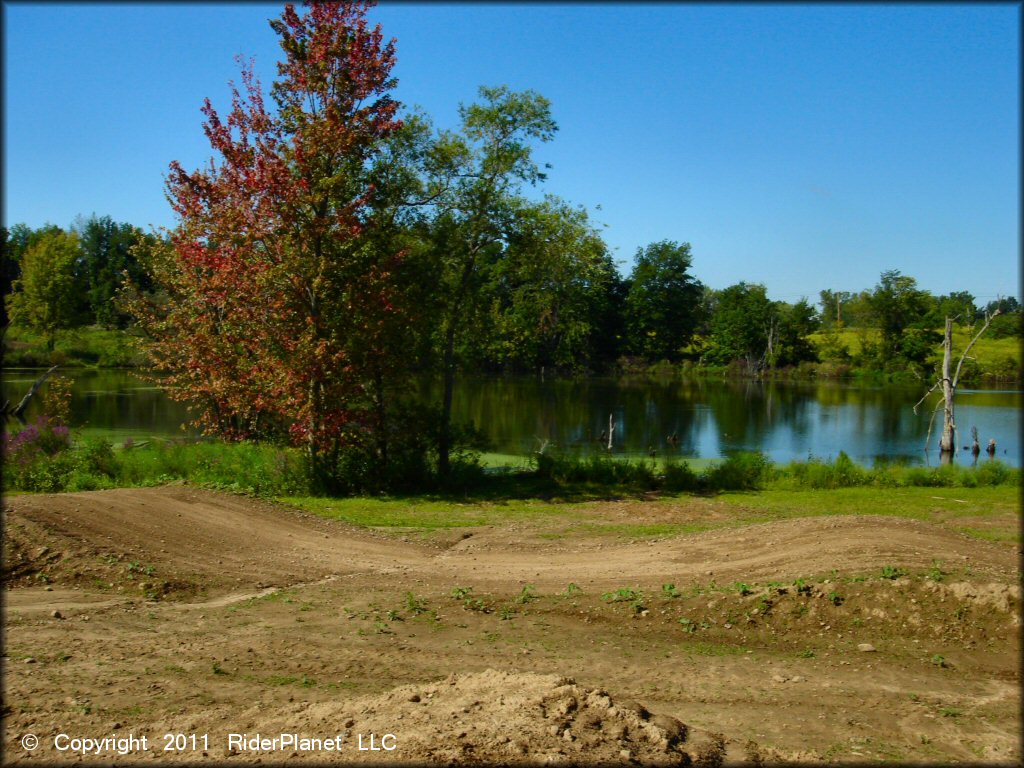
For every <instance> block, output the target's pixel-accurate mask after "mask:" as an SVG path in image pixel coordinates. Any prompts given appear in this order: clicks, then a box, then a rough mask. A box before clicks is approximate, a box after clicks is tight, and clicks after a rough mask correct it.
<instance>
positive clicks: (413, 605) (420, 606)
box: [405, 592, 430, 616]
mask: <svg viewBox="0 0 1024 768" xmlns="http://www.w3.org/2000/svg"><path fill="white" fill-rule="evenodd" d="M405 610H407V611H408V612H409V613H411V614H412V615H413V616H419V615H420V614H421V613H426V612H427V611H428V610H430V609H429V608H428V607H427V604H426V602H424V601H423V599H422V598H419V597H416V595H414V594H413V593H412V592H406V593H405Z"/></svg>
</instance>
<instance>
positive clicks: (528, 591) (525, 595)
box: [515, 584, 539, 605]
mask: <svg viewBox="0 0 1024 768" xmlns="http://www.w3.org/2000/svg"><path fill="white" fill-rule="evenodd" d="M534 589H536V587H534V586H533V584H527V585H526V586H525V587H523V590H522V592H520V593H519V596H518V597H516V600H515V601H516V603H518V604H519V605H526V604H527V603H529V602H531V601H533V600H537V599H539V598H538V597H537V595H536V594H534Z"/></svg>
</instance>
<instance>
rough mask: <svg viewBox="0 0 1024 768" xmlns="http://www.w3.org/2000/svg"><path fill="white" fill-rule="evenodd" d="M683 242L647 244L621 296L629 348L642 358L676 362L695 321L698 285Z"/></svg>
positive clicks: (697, 304)
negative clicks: (627, 290)
mask: <svg viewBox="0 0 1024 768" xmlns="http://www.w3.org/2000/svg"><path fill="white" fill-rule="evenodd" d="M692 264H693V256H692V255H691V254H690V244H689V243H682V244H680V243H676V242H673V241H670V240H662V241H661V242H657V243H651V244H650V245H648V246H646V247H645V248H640V249H638V250H637V253H636V264H635V266H634V267H633V272H632V274H631V275H630V286H629V293H628V295H627V296H626V324H627V333H628V337H629V347H630V350H631V351H632V352H633V353H634V354H638V355H642V356H643V357H645V358H646V359H648V360H670V361H673V362H675V361H678V360H679V359H680V358H681V356H682V349H683V347H685V346H687V345H688V344H689V343H690V341H691V339H692V338H693V335H694V333H695V331H696V330H697V326H698V323H699V322H700V299H701V294H702V291H703V287H702V286H701V284H700V282H699V281H697V280H696V279H695V278H694V277H693V276H692V275H691V274H690V267H691V266H692Z"/></svg>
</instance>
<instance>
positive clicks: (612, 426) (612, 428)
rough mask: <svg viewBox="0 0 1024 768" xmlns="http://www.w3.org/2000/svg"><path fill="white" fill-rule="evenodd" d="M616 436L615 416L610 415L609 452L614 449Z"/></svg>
mask: <svg viewBox="0 0 1024 768" xmlns="http://www.w3.org/2000/svg"><path fill="white" fill-rule="evenodd" d="M614 436H615V414H614V413H609V414H608V450H609V451H610V450H611V449H612V439H613V438H614Z"/></svg>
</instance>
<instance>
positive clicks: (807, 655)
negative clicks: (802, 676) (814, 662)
mask: <svg viewBox="0 0 1024 768" xmlns="http://www.w3.org/2000/svg"><path fill="white" fill-rule="evenodd" d="M797 656H799V657H800V658H801V659H813V658H814V651H812V650H811V649H810V648H806V649H804V650H802V651H800V653H798V654H797Z"/></svg>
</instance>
